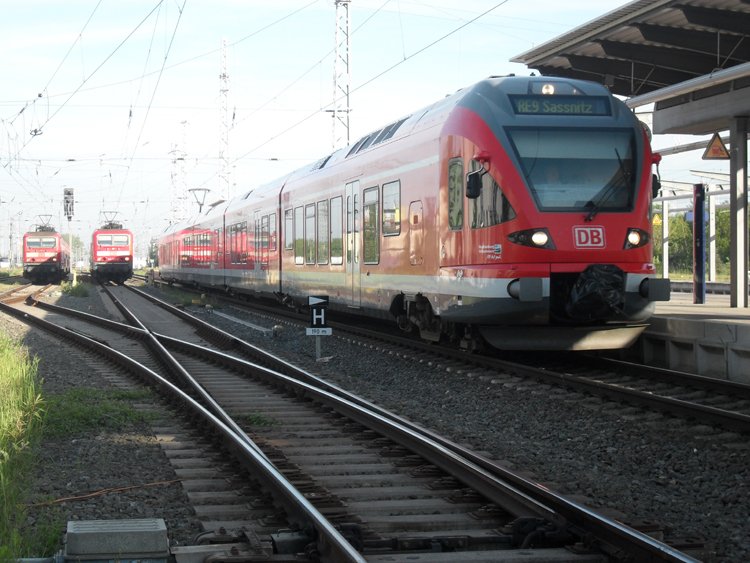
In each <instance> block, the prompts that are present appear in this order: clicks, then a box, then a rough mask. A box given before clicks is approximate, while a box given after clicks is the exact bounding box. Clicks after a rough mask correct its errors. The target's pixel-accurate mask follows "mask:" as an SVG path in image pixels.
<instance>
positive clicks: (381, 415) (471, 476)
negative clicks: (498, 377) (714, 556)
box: [125, 286, 696, 561]
mask: <svg viewBox="0 0 750 563" xmlns="http://www.w3.org/2000/svg"><path fill="white" fill-rule="evenodd" d="M125 287H126V288H127V289H129V290H130V291H133V292H134V293H137V294H138V295H141V296H143V297H144V298H146V299H148V300H149V301H152V302H154V303H156V304H158V305H159V306H160V307H162V308H164V309H167V310H169V311H171V312H173V313H174V314H176V315H178V316H179V317H180V318H183V319H185V320H187V321H188V322H190V323H191V324H193V325H194V326H196V327H201V329H200V331H201V333H202V334H205V333H208V332H210V331H216V333H217V334H218V335H219V337H218V340H220V341H222V342H228V343H231V344H232V346H233V348H236V349H238V350H239V351H242V352H244V353H249V354H252V356H253V357H255V358H257V359H259V360H260V361H261V362H262V363H263V364H265V365H271V366H272V368H271V369H270V370H269V373H271V374H273V375H271V376H269V377H276V378H278V377H283V378H284V379H285V381H288V382H289V384H290V385H302V387H301V388H300V389H299V390H297V391H296V392H298V393H299V392H300V390H301V391H304V392H306V393H312V394H314V395H315V396H316V398H317V399H318V400H321V401H333V402H332V403H330V404H331V405H332V406H333V405H336V406H335V408H336V409H337V410H339V412H341V409H344V411H346V415H347V416H350V417H352V418H353V419H355V420H357V421H358V422H359V423H360V424H362V425H363V426H367V427H369V428H372V429H373V430H376V431H378V432H380V433H383V434H385V435H391V436H393V437H394V439H397V440H398V441H399V442H400V443H407V444H408V446H409V447H411V448H412V449H413V450H414V451H416V452H418V453H419V454H420V455H422V456H423V457H424V458H425V459H427V460H428V461H430V462H431V463H433V464H435V465H436V466H438V467H441V468H442V469H444V470H445V471H446V472H448V473H450V474H452V475H454V476H455V477H456V478H457V479H459V480H461V481H462V482H464V483H466V484H467V485H468V486H470V487H472V488H474V489H475V490H478V491H480V492H481V493H482V494H483V495H485V496H487V498H489V499H490V500H493V502H496V503H497V504H499V505H500V506H504V507H507V506H508V502H509V501H514V504H515V505H516V507H517V509H520V510H528V506H526V507H524V506H523V505H522V504H518V502H519V501H521V499H522V498H523V497H528V498H529V499H532V500H533V501H534V502H535V503H537V504H538V506H542V507H546V508H545V510H547V511H548V513H549V516H548V517H549V518H550V519H551V520H552V521H557V522H559V521H560V518H563V519H564V520H565V521H566V522H568V523H570V524H572V525H575V526H576V527H579V528H580V529H582V530H586V532H587V533H592V534H595V535H596V536H597V537H598V538H599V539H601V540H602V541H605V542H607V543H609V544H611V545H613V546H615V547H616V548H617V549H623V550H631V551H632V550H633V549H634V545H633V542H634V541H635V543H636V547H635V551H636V552H637V556H638V561H696V560H695V559H693V558H691V557H690V556H687V555H686V554H684V553H682V552H680V551H679V550H676V549H674V548H672V547H670V546H668V545H667V544H664V543H662V542H659V541H657V540H654V539H653V538H651V537H650V536H647V535H646V534H642V533H641V532H638V531H637V530H633V529H632V528H629V527H627V526H625V525H623V524H621V523H619V522H617V521H615V520H612V519H609V518H606V517H604V516H602V515H600V514H598V513H596V512H594V511H592V510H589V509H587V508H586V507H584V506H582V505H580V504H578V503H576V502H574V501H571V500H569V499H566V498H564V497H561V496H560V495H557V494H555V493H553V492H552V491H549V490H548V489H546V488H544V487H542V486H540V485H538V484H536V483H533V482H531V481H529V480H527V479H525V478H523V477H521V476H519V475H517V474H515V473H513V472H511V471H509V470H507V469H505V468H502V467H501V466H498V465H497V464H495V463H493V462H492V461H490V460H488V459H486V458H483V457H482V456H479V455H478V454H476V453H474V452H470V451H469V450H467V449H466V448H463V447H462V446H459V445H457V444H455V443H453V442H450V441H448V440H446V439H445V438H442V437H440V436H437V435H435V434H434V433H432V432H429V431H428V430H426V429H424V428H422V427H420V426H418V425H416V424H414V423H411V422H409V421H406V420H404V419H403V418H401V417H399V416H397V415H395V414H394V413H392V412H390V411H387V410H386V409H383V408H380V407H377V406H376V405H373V404H371V403H368V402H366V401H364V400H362V399H360V398H358V397H355V396H353V395H351V394H350V393H348V392H346V391H345V390H343V389H341V388H339V387H336V386H334V385H331V384H330V383H327V382H325V381H323V380H321V379H320V378H318V377H316V376H314V375H312V374H310V373H309V372H306V371H305V370H302V369H300V368H298V367H297V366H294V365H292V364H290V363H288V362H285V361H283V360H280V359H279V358H276V357H275V356H273V355H271V354H269V353H268V352H266V351H264V350H262V349H260V348H258V347H256V346H254V345H252V344H250V343H248V342H245V341H244V340H242V339H240V338H237V337H236V336H233V335H231V334H229V333H226V332H225V331H222V330H221V329H218V328H216V327H214V326H212V325H210V324H208V323H206V322H205V321H202V320H201V319H198V318H196V317H194V316H193V315H190V314H189V313H188V312H186V311H183V310H181V309H178V308H176V307H173V306H172V305H169V304H168V303H166V302H164V301H162V300H160V299H158V298H156V297H154V296H152V295H149V294H147V293H145V292H143V291H140V290H138V289H136V288H133V287H132V286H125ZM158 337H159V338H160V339H163V341H164V342H167V343H171V345H174V346H178V342H181V341H177V340H176V339H171V338H170V337H167V336H164V335H158ZM185 344H186V346H185V350H190V349H194V350H197V349H199V348H201V347H200V346H197V345H192V344H189V343H185ZM193 347H195V348H193ZM212 353H215V354H220V357H221V358H223V359H224V360H225V361H227V362H229V363H230V364H234V365H236V366H237V369H241V366H243V365H245V360H241V359H238V358H235V357H233V356H230V355H228V354H224V353H221V352H215V351H212ZM248 365H254V364H248ZM521 367H524V366H521ZM276 368H280V369H281V370H283V373H282V372H278V371H276ZM253 369H257V366H255V365H254V368H253ZM289 370H291V371H289ZM288 374H292V375H291V376H289V375H288ZM315 386H318V387H321V388H322V389H316V388H315ZM361 408H365V409H367V410H368V411H370V412H371V413H372V416H373V417H372V418H370V415H366V414H363V412H364V411H360V410H359V409H361ZM445 452H450V454H452V455H450V456H449V457H448V458H441V457H440V455H442V454H443V453H445ZM457 459H462V460H463V461H461V462H458V461H457ZM464 461H465V462H468V465H464V464H463V462H464ZM472 466H473V467H472ZM476 470H479V471H478V472H477V473H472V471H476ZM488 478H490V481H487V480H486V479H488ZM494 478H497V479H500V481H501V482H502V486H510V487H511V489H508V492H511V493H512V494H511V496H507V495H508V493H504V496H502V497H498V496H497V494H498V493H497V491H493V490H492V488H491V487H490V488H488V484H489V483H492V479H494ZM516 493H520V494H521V495H522V496H520V497H515V499H514V497H513V495H515V494H516Z"/></svg>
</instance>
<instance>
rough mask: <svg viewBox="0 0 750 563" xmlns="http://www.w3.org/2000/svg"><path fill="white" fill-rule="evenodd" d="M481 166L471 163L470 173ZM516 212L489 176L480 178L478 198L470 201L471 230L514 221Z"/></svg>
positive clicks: (474, 162)
mask: <svg viewBox="0 0 750 563" xmlns="http://www.w3.org/2000/svg"><path fill="white" fill-rule="evenodd" d="M480 168H481V164H480V163H479V162H477V161H476V160H472V161H471V171H472V172H473V171H475V170H479V169H480ZM515 217H516V212H515V210H514V209H513V207H512V206H511V205H510V202H508V199H507V198H506V197H505V194H503V190H502V189H501V188H500V186H499V185H498V184H497V182H495V179H494V178H493V177H492V175H491V174H484V175H483V176H482V190H481V192H480V194H479V197H478V198H476V199H473V200H471V228H472V229H481V228H485V227H492V226H493V225H499V224H500V223H505V222H506V221H510V220H511V219H515Z"/></svg>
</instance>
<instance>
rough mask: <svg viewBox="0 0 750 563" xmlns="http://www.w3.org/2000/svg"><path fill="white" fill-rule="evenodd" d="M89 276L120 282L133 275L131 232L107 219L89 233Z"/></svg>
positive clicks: (102, 280)
mask: <svg viewBox="0 0 750 563" xmlns="http://www.w3.org/2000/svg"><path fill="white" fill-rule="evenodd" d="M90 270H91V277H92V279H94V280H96V281H99V282H108V281H113V282H115V283H119V284H122V283H124V282H125V280H127V279H129V278H130V277H131V276H132V275H133V233H132V232H131V231H129V230H128V229H123V227H122V224H120V223H115V222H114V221H109V222H107V223H105V224H104V225H102V227H101V228H99V229H96V230H95V231H94V232H93V234H92V235H91V264H90Z"/></svg>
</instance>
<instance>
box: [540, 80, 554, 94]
mask: <svg viewBox="0 0 750 563" xmlns="http://www.w3.org/2000/svg"><path fill="white" fill-rule="evenodd" d="M554 93H555V86H554V84H549V83H547V84H545V85H543V86H542V94H544V95H545V96H551V95H552V94H554Z"/></svg>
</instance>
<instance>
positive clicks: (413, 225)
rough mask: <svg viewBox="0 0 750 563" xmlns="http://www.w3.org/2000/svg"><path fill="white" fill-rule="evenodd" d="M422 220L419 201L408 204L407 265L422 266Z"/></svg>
mask: <svg viewBox="0 0 750 563" xmlns="http://www.w3.org/2000/svg"><path fill="white" fill-rule="evenodd" d="M423 218H424V215H423V210H422V202H421V201H412V202H411V203H410V204H409V263H410V264H411V265H412V266H421V265H422V264H424V229H423V228H422V223H423V221H422V219H423Z"/></svg>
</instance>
